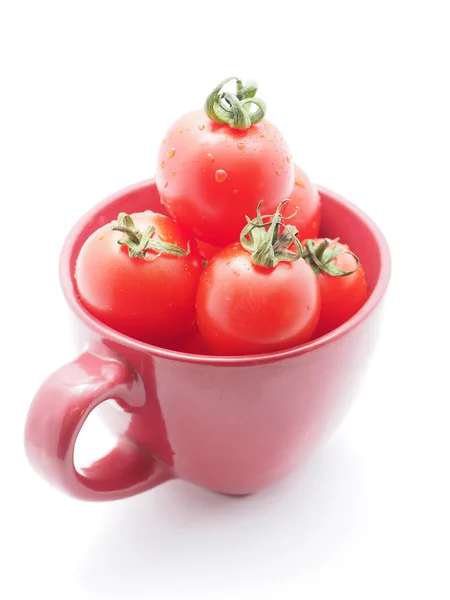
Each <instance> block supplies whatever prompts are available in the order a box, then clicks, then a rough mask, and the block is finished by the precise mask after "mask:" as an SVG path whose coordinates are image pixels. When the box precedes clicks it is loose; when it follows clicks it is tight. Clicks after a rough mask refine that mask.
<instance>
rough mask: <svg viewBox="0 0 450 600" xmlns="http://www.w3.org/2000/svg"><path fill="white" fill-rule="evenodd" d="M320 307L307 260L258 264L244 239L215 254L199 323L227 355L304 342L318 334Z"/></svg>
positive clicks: (203, 286) (200, 298) (201, 291)
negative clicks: (267, 264) (246, 246)
mask: <svg viewBox="0 0 450 600" xmlns="http://www.w3.org/2000/svg"><path fill="white" fill-rule="evenodd" d="M319 310H320V296H319V288H318V283H317V278H316V276H315V274H314V272H313V270H312V269H311V267H310V266H309V265H308V264H307V263H306V262H305V261H304V260H303V259H299V260H297V261H295V262H280V263H279V264H278V265H277V266H276V267H273V268H266V267H261V266H256V265H254V264H253V263H252V260H251V255H250V254H249V253H248V252H247V251H246V250H245V249H244V248H243V247H242V246H241V244H240V243H236V244H232V245H230V246H227V247H226V248H225V249H224V250H222V251H221V252H219V253H218V254H216V255H215V256H214V258H213V259H212V260H211V262H210V263H209V264H208V266H207V267H206V269H205V270H204V272H203V275H202V277H201V279H200V284H199V288H198V295H197V323H198V327H199V329H200V332H201V333H202V335H203V337H204V338H205V339H206V341H207V343H208V344H209V346H210V347H211V348H212V349H213V350H214V351H215V352H216V353H217V354H221V355H242V354H258V353H264V352H272V351H274V350H282V349H283V348H289V347H291V346H298V345H300V344H302V343H304V342H306V341H308V340H309V339H310V338H311V337H312V335H313V333H314V330H315V328H316V325H317V321H318V319H319Z"/></svg>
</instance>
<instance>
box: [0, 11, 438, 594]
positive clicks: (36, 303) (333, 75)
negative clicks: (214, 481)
mask: <svg viewBox="0 0 450 600" xmlns="http://www.w3.org/2000/svg"><path fill="white" fill-rule="evenodd" d="M446 4H447V3H446V2H445V0H442V1H441V2H438V1H433V0H429V1H427V2H416V1H414V0H410V1H408V2H406V1H405V2H401V1H400V0H391V1H390V2H387V1H384V0H379V1H378V2H373V3H369V2H356V1H353V2H352V1H349V0H345V1H340V2H332V1H330V2H326V1H324V0H315V1H311V2H292V3H290V2H285V1H283V0H277V1H276V2H273V3H267V4H265V3H263V2H262V0H260V2H259V3H258V2H246V1H244V0H241V1H240V2H235V1H234V0H224V1H223V2H214V1H213V0H210V1H209V2H201V1H196V0H191V1H189V2H183V3H181V2H179V3H177V2H175V1H174V0H167V1H160V2H150V1H147V2H141V3H138V2H134V1H131V0H128V1H127V2H112V1H111V2H96V1H93V0H91V1H89V2H84V1H78V2H67V1H66V2H64V1H59V2H53V3H52V2H48V1H45V0H40V1H39V2H31V1H30V2H21V1H14V2H13V1H12V0H11V1H9V2H8V1H7V0H6V1H5V2H3V3H2V4H1V8H0V61H1V77H0V86H1V92H0V124H1V128H0V153H1V162H0V187H1V189H0V203H1V208H2V213H3V231H2V241H3V245H2V252H1V256H0V260H1V271H0V273H1V279H0V281H1V297H2V300H3V302H2V308H1V313H0V314H1V329H0V340H1V346H0V348H1V354H2V360H1V379H2V390H1V436H0V444H1V448H0V449H1V454H0V457H1V458H0V460H1V463H0V464H1V495H0V527H1V528H0V544H1V547H2V550H3V558H2V559H1V563H0V572H1V576H0V596H1V597H4V598H8V600H13V599H16V598H19V597H22V596H23V597H25V598H34V599H40V598H43V599H44V598H45V599H46V600H53V599H60V598H64V600H72V599H76V600H81V599H83V600H91V599H93V600H96V599H99V600H101V599H103V598H105V599H108V600H116V599H118V598H123V599H126V600H134V599H141V598H156V599H158V600H166V599H171V600H172V599H174V600H184V599H185V598H186V599H190V598H193V599H195V600H203V599H205V600H206V599H207V600H229V599H230V598H245V599H246V600H291V599H292V600H294V599H296V600H297V599H299V598H307V599H308V600H315V599H324V600H325V599H326V600H328V599H329V598H333V597H336V596H339V597H341V596H342V597H345V598H346V599H347V600H359V599H361V598H364V599H371V598H377V599H378V598H407V597H408V598H409V597H418V598H433V599H441V598H443V599H444V598H449V597H450V582H449V575H448V565H449V562H450V550H449V543H448V539H449V535H450V516H449V513H450V508H449V507H450V495H449V491H448V485H449V472H450V469H449V459H450V433H449V431H450V422H449V418H450V409H449V406H450V392H449V384H448V368H449V367H448V356H449V351H448V336H449V333H450V331H449V310H448V309H449V300H448V289H449V288H448V269H449V260H448V247H449V244H448V241H447V239H446V236H448V232H449V216H450V213H449V196H450V192H449V190H450V185H449V163H450V149H449V139H450V127H449V124H450V122H449V112H450V94H449V85H450V84H449V81H450V79H449V72H450V71H449V57H450V44H449V33H448V18H447V17H446V15H445V10H444V9H445V7H446ZM294 7H295V8H294ZM234 74H237V75H239V76H240V77H242V78H247V77H252V78H255V79H256V80H257V81H258V82H259V85H260V95H261V96H262V97H263V98H264V99H265V100H266V103H267V105H268V117H269V118H270V120H272V121H273V122H275V123H276V124H277V126H278V127H279V128H280V129H281V131H282V132H283V133H284V135H285V137H286V139H287V140H288V143H289V145H290V148H291V152H292V154H293V155H294V158H295V160H296V161H297V162H298V163H299V164H300V165H302V166H303V168H304V169H305V170H306V171H307V172H308V173H309V174H310V176H311V178H312V179H313V180H314V181H315V182H317V183H321V184H322V185H325V186H326V187H329V188H331V189H334V190H335V191H337V192H339V193H341V194H342V195H344V196H346V197H348V198H349V199H350V200H352V201H353V202H355V203H357V204H359V205H360V206H361V207H362V208H363V209H364V210H365V211H367V212H368V213H369V214H370V215H371V216H372V218H374V219H375V220H376V221H377V222H378V224H379V225H380V227H381V228H382V229H383V231H384V232H385V234H386V237H387V238H388V241H389V243H390V245H391V249H392V253H393V261H394V271H393V279H392V284H391V288H390V294H389V297H388V301H387V303H386V314H385V319H384V322H383V332H382V339H381V342H380V345H379V347H378V350H377V353H376V355H375V356H374V358H373V361H372V364H371V370H370V373H369V376H368V378H367V380H366V384H365V387H364V390H363V392H362V393H361V395H360V397H359V398H358V401H357V403H356V404H355V406H354V408H353V410H352V412H351V413H350V415H349V416H348V417H347V419H346V421H345V422H344V424H343V425H342V426H341V428H340V429H339V430H338V432H337V433H336V434H335V435H334V436H333V437H332V438H331V439H330V440H329V442H328V443H327V444H326V445H325V446H323V447H322V448H321V449H320V450H319V451H318V452H317V453H316V454H315V456H314V457H313V458H312V459H311V461H310V462H309V463H308V464H307V465H306V467H305V468H304V469H303V470H302V471H300V472H298V473H295V474H294V475H293V476H291V477H290V478H289V479H288V480H286V481H285V482H283V483H281V484H280V485H278V486H276V487H274V488H272V489H270V490H267V491H265V492H262V493H260V494H258V495H256V496H253V497H249V498H245V499H240V500H233V499H229V498H226V497H222V496H218V495H215V494H212V493H210V492H207V491H205V490H202V489H199V488H195V487H193V486H190V485H188V484H184V483H182V482H176V483H169V484H167V485H165V486H162V487H161V488H159V489H157V490H154V491H152V492H149V493H146V494H143V495H141V496H139V497H135V498H133V499H129V500H124V501H121V502H116V503H110V504H91V503H83V502H78V501H74V500H72V499H71V498H69V497H66V496H64V495H63V494H61V493H59V492H58V491H56V490H54V489H53V488H51V487H50V486H49V485H47V484H46V483H45V482H44V481H43V480H41V479H40V478H39V477H38V476H37V475H35V474H34V472H33V471H32V470H31V469H30V468H29V467H28V464H27V463H26V461H25V457H24V453H23V448H22V432H23V423H24V419H25V415H26V411H27V407H28V405H29V403H30V401H31V399H32V397H33V394H34V392H35V390H36V388H37V387H38V385H39V384H40V383H41V381H42V380H43V379H44V378H45V376H46V375H47V374H48V373H50V372H51V371H52V370H53V369H55V368H57V367H58V366H59V365H60V364H61V362H63V361H67V360H70V359H72V358H73V357H74V350H73V347H72V343H71V341H70V337H69V325H68V315H67V309H66V306H65V304H64V301H63V298H62V294H61V292H60V289H59V283H58V279H57V263H58V254H59V250H60V247H61V244H62V242H63V239H64V237H65V235H66V233H67V231H68V230H69V228H70V227H71V226H72V224H73V223H74V221H75V220H76V219H78V217H79V216H80V215H81V214H82V213H84V212H85V211H86V210H87V209H89V208H90V207H91V206H92V205H93V204H94V203H96V202H98V201H99V200H100V199H102V198H103V197H105V196H106V195H108V194H109V193H111V192H113V191H116V190H118V189H120V188H121V187H123V186H126V185H128V184H130V183H133V182H136V181H139V180H141V179H145V178H147V177H150V176H152V175H153V173H154V169H155V157H156V150H157V147H158V144H159V141H160V139H161V138H162V136H163V133H164V131H165V129H166V127H168V126H169V124H170V122H171V121H172V120H173V119H175V118H176V117H177V116H178V115H179V114H181V113H183V112H186V111H187V110H190V109H191V108H196V107H199V106H201V105H202V103H203V101H204V98H205V95H206V94H207V93H208V92H209V91H210V89H211V88H212V87H213V86H214V85H215V84H216V82H218V81H220V80H221V79H222V78H224V77H226V76H228V75H234ZM324 368H326V365H324ZM108 443H109V439H108V438H107V436H106V434H105V433H104V432H102V430H101V429H100V428H99V425H98V424H97V423H96V421H95V418H92V419H91V420H90V422H89V426H87V431H85V432H84V435H83V445H82V452H83V453H84V454H85V457H87V456H91V457H92V455H97V454H98V453H99V452H100V451H101V448H102V447H103V446H104V445H105V444H108ZM7 588H9V589H8V591H6V589H7Z"/></svg>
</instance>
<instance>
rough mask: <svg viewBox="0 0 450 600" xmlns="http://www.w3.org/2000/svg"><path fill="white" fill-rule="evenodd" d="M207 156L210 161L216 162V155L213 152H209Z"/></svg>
mask: <svg viewBox="0 0 450 600" xmlns="http://www.w3.org/2000/svg"><path fill="white" fill-rule="evenodd" d="M206 158H207V159H208V160H209V161H210V162H214V161H215V160H216V159H215V158H214V156H213V155H212V154H207V155H206Z"/></svg>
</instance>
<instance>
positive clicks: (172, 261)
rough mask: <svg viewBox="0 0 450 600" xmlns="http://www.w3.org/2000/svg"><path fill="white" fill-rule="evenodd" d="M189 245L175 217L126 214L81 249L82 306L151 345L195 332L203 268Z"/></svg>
mask: <svg viewBox="0 0 450 600" xmlns="http://www.w3.org/2000/svg"><path fill="white" fill-rule="evenodd" d="M112 226H115V227H118V228H119V229H120V230H119V231H116V230H113V229H112ZM133 234H134V235H133ZM188 246H189V235H188V234H187V233H186V232H185V231H184V230H183V229H182V228H181V227H180V225H178V224H177V223H175V222H174V221H173V220H172V219H170V218H169V217H166V216H163V215H160V214H156V213H153V212H151V211H145V212H143V213H136V214H133V215H131V217H130V216H128V215H124V213H121V215H119V219H118V221H117V222H113V224H112V225H111V224H107V225H104V226H103V227H101V228H100V229H98V230H97V231H95V232H94V233H93V234H92V235H91V236H90V237H89V238H88V239H87V240H86V242H85V243H84V245H83V247H82V248H81V251H80V254H79V256H78V259H77V263H76V271H75V277H76V281H77V287H78V292H79V294H80V299H81V301H82V302H83V304H84V305H85V306H86V308H87V309H88V310H89V311H90V312H91V313H92V314H93V315H94V316H95V317H97V318H98V319H99V320H100V321H102V322H103V323H105V324H106V325H109V326H110V327H112V328H114V329H116V330H117V331H120V332H121V333H124V334H126V335H129V336H131V337H133V338H136V339H138V340H141V341H144V342H147V343H151V344H163V343H164V342H165V341H167V340H170V339H172V338H175V337H178V336H180V335H182V334H183V333H187V332H189V331H190V330H191V329H192V328H193V327H194V324H195V297H196V291H197V285H198V281H199V278H200V274H201V272H202V263H201V258H200V255H199V252H198V250H197V248H196V247H195V244H192V243H191V244H190V248H189V253H187V251H188Z"/></svg>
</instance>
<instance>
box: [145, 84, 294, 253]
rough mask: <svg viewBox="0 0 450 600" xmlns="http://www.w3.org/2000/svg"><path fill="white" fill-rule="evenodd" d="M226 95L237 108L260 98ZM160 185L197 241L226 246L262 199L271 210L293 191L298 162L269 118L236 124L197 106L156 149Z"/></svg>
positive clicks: (168, 203) (167, 201)
mask: <svg viewBox="0 0 450 600" xmlns="http://www.w3.org/2000/svg"><path fill="white" fill-rule="evenodd" d="M217 89H218V88H217ZM254 91H256V88H254ZM225 96H226V98H228V99H230V98H231V100H230V101H232V102H234V103H235V106H238V108H239V107H241V103H243V102H247V103H248V102H250V100H251V101H255V102H256V101H258V100H257V99H254V98H251V99H250V98H247V99H246V98H244V99H243V100H242V98H240V97H239V93H237V95H233V94H228V95H226V94H225ZM223 102H226V100H224V99H223V98H222V104H223ZM258 102H260V101H258ZM236 103H237V104H236ZM241 108H242V107H241ZM243 113H246V111H245V109H243ZM233 114H234V113H233ZM156 185H157V187H158V191H159V193H160V196H161V199H162V202H163V204H164V206H165V207H166V209H167V211H168V212H169V214H170V215H171V216H172V217H173V218H174V219H175V220H176V221H177V222H179V223H181V224H182V225H183V226H185V227H186V228H188V229H190V230H191V231H192V232H193V234H194V236H195V237H196V238H198V239H199V240H202V241H204V242H208V243H209V244H213V245H216V246H225V245H226V244H230V243H232V242H235V241H237V240H238V239H239V233H240V231H241V229H242V228H243V227H244V226H245V223H246V218H245V217H246V216H247V215H249V216H252V215H254V214H255V212H256V207H257V205H258V203H259V201H260V200H264V208H265V210H266V211H267V212H268V214H273V213H274V212H275V209H276V207H277V206H278V204H279V203H280V202H281V200H283V199H284V198H287V197H288V196H289V194H290V193H291V191H292V188H293V185H294V167H293V164H292V162H291V155H290V152H289V148H288V146H287V144H286V142H285V141H284V139H283V137H282V135H281V133H280V132H279V131H278V129H277V128H276V127H275V126H274V125H272V124H271V123H270V122H269V121H267V120H266V119H263V120H262V121H260V122H258V123H255V124H250V125H249V127H248V128H247V129H236V128H235V127H234V126H233V125H231V126H230V124H229V123H226V122H216V121H214V120H212V119H211V118H209V117H208V116H207V114H206V112H205V110H197V111H194V112H191V113H188V114H186V115H184V116H182V117H180V118H179V119H178V120H177V121H175V122H174V123H173V124H172V125H171V126H170V128H169V130H168V131H167V133H166V135H165V137H164V140H163V142H162V144H161V148H160V151H159V154H158V161H157V168H156Z"/></svg>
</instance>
